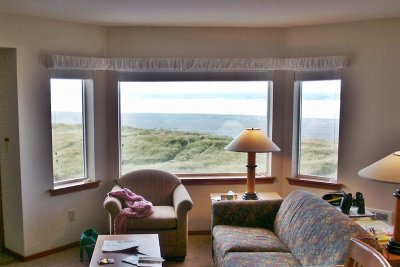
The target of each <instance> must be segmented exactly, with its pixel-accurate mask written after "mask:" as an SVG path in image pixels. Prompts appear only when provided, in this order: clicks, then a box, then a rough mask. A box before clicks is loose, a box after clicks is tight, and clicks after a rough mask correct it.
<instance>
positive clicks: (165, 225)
mask: <svg viewBox="0 0 400 267" xmlns="http://www.w3.org/2000/svg"><path fill="white" fill-rule="evenodd" d="M176 226H177V219H176V213H175V209H174V207H172V206H154V213H153V214H151V215H150V216H147V217H144V218H132V219H130V220H129V222H128V227H127V229H128V232H129V231H130V230H131V229H134V230H135V231H137V230H160V229H162V230H164V229H176Z"/></svg>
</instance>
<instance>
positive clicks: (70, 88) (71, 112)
mask: <svg viewBox="0 0 400 267" xmlns="http://www.w3.org/2000/svg"><path fill="white" fill-rule="evenodd" d="M50 85H51V122H52V147H53V175H54V183H55V184H60V183H65V182H71V181H76V180H80V179H85V178H86V140H85V97H84V96H85V87H84V80H79V79H51V83H50Z"/></svg>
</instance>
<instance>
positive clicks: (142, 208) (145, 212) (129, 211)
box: [108, 188, 154, 234]
mask: <svg viewBox="0 0 400 267" xmlns="http://www.w3.org/2000/svg"><path fill="white" fill-rule="evenodd" d="M108 195H109V196H111V197H116V198H118V199H120V200H121V201H124V203H125V206H126V208H123V209H122V210H121V212H120V213H119V214H118V215H117V217H115V221H114V232H115V234H125V233H126V231H127V226H128V221H129V218H143V217H146V216H149V215H150V214H152V213H153V212H154V210H153V204H152V203H151V202H150V201H147V200H145V199H144V198H143V197H142V196H139V195H136V194H135V193H133V192H132V191H131V190H129V189H128V188H124V189H121V190H117V191H113V192H110V193H108Z"/></svg>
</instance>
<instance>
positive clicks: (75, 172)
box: [53, 124, 336, 181]
mask: <svg viewBox="0 0 400 267" xmlns="http://www.w3.org/2000/svg"><path fill="white" fill-rule="evenodd" d="M121 132H122V136H121V143H122V150H121V157H122V160H123V162H122V167H121V169H122V172H123V173H126V172H128V171H131V170H137V169H143V168H155V169H163V170H166V171H170V172H173V173H229V172H231V173H235V172H246V163H247V154H246V153H239V152H231V151H225V150H224V147H225V146H226V145H227V144H229V142H231V140H232V138H231V137H226V136H214V135H210V134H200V133H195V132H183V131H172V130H163V129H161V130H146V129H137V128H132V127H123V128H122V131H121ZM53 142H54V145H53V148H54V149H53V168H54V176H55V181H58V180H63V179H69V178H76V177H82V175H83V157H82V129H81V128H80V127H79V126H77V125H65V124H58V125H56V126H55V127H54V126H53ZM334 149H335V146H334V145H332V144H331V143H329V142H324V141H318V140H304V142H303V143H302V159H303V161H302V162H301V164H300V167H301V172H302V173H303V174H309V175H317V176H329V175H333V174H335V170H336V167H335V166H336V165H335V164H336V163H335V162H336V161H335V160H334V155H335V153H334ZM55 153H57V154H55ZM265 157H266V155H265V154H257V165H258V167H257V172H265V164H263V162H265Z"/></svg>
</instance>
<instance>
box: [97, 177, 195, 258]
mask: <svg viewBox="0 0 400 267" xmlns="http://www.w3.org/2000/svg"><path fill="white" fill-rule="evenodd" d="M122 188H128V189H130V190H131V191H132V192H134V193H135V194H138V195H141V196H143V197H144V198H145V199H146V200H148V201H151V202H152V203H153V206H154V213H153V214H151V215H149V216H147V217H143V218H131V219H129V221H128V225H127V233H129V234H139V233H140V234H146V233H149V234H154V233H155V234H158V235H159V239H160V249H161V255H162V256H163V257H176V258H178V259H180V260H184V258H185V256H186V254H187V242H188V215H187V214H188V211H189V210H191V208H192V206H193V202H192V199H191V198H190V195H189V193H188V192H187V190H186V188H185V187H184V185H183V184H182V183H181V180H180V179H179V178H178V177H177V176H175V175H174V174H171V173H168V172H165V171H161V170H153V169H144V170H137V171H133V172H129V173H126V174H125V175H123V176H122V177H120V178H119V179H118V181H117V183H116V185H115V186H114V187H113V189H112V191H116V190H120V189H122ZM104 208H105V209H106V210H107V212H108V213H109V223H110V234H115V232H114V220H115V217H116V216H117V215H118V214H119V213H120V211H121V210H122V209H123V208H124V207H123V203H122V202H121V201H120V200H119V199H117V198H115V197H110V196H107V198H106V199H105V201H104Z"/></svg>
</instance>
